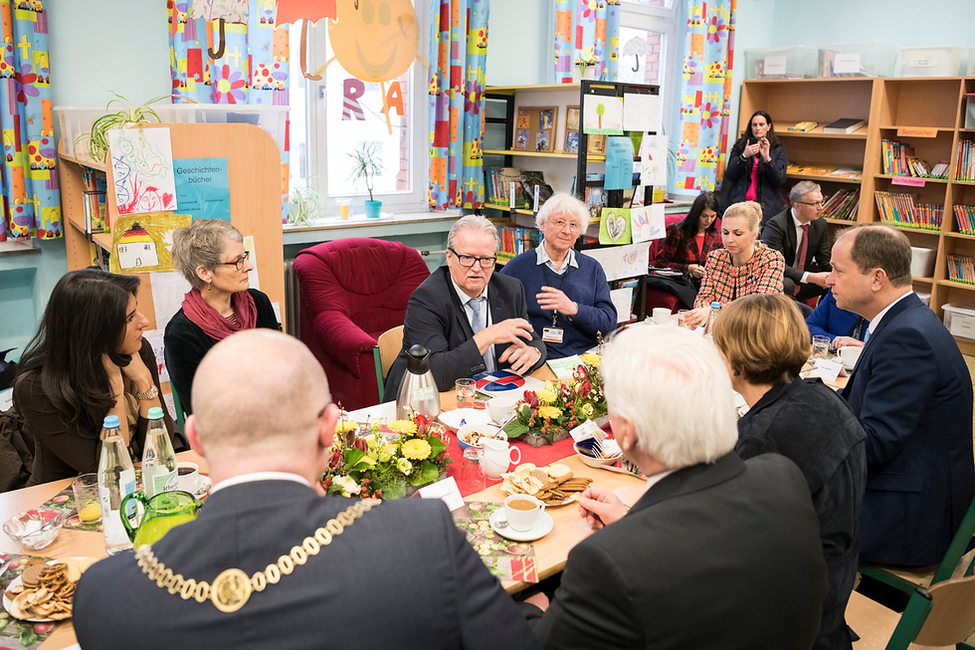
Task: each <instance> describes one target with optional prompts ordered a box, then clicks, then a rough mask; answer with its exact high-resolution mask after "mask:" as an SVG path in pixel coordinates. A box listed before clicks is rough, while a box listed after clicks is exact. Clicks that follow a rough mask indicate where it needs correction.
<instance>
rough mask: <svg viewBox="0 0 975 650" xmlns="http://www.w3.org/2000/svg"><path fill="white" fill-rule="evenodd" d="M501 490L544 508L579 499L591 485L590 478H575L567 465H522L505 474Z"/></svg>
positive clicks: (502, 476)
mask: <svg viewBox="0 0 975 650" xmlns="http://www.w3.org/2000/svg"><path fill="white" fill-rule="evenodd" d="M501 478H503V479H504V482H503V483H502V484H501V491H502V492H504V493H505V494H509V495H510V494H528V495H530V496H533V497H535V498H536V499H538V500H539V501H541V502H542V503H544V504H545V505H550V506H559V505H563V504H565V503H568V502H569V501H571V500H574V499H577V498H578V495H579V494H581V493H582V492H584V491H585V490H586V488H587V487H589V484H590V483H592V479H591V478H587V477H585V476H574V475H573V474H572V471H571V470H570V469H569V468H568V467H566V466H565V465H561V464H555V465H549V466H548V467H536V466H535V465H534V464H533V463H522V464H521V465H519V466H518V467H516V468H515V471H513V472H508V473H507V474H502V475H501Z"/></svg>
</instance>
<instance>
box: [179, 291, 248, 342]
mask: <svg viewBox="0 0 975 650" xmlns="http://www.w3.org/2000/svg"><path fill="white" fill-rule="evenodd" d="M230 306H231V307H232V308H233V310H234V314H236V315H237V323H236V324H234V323H231V322H230V321H229V320H227V319H226V318H224V317H223V316H221V315H220V314H218V313H217V310H216V309H214V308H213V307H211V306H210V305H209V304H208V303H207V301H206V300H204V299H203V296H202V295H201V294H200V292H199V290H197V289H191V290H190V291H189V293H187V294H186V295H185V296H184V297H183V313H184V314H186V317H187V318H189V319H190V322H191V323H193V324H194V325H196V326H197V327H199V328H200V329H201V330H203V333H204V334H206V335H207V336H209V337H210V338H211V339H213V340H214V342H215V343H219V342H220V341H222V340H224V339H225V338H227V337H228V336H230V335H231V334H233V333H234V332H239V331H240V330H250V329H254V328H255V327H257V305H255V304H254V296H252V295H251V294H249V293H248V292H247V291H238V292H237V293H235V294H233V295H231V296H230Z"/></svg>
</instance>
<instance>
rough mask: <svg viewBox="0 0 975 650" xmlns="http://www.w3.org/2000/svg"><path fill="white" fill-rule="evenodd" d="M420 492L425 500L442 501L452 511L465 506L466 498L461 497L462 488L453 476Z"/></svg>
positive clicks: (421, 489)
mask: <svg viewBox="0 0 975 650" xmlns="http://www.w3.org/2000/svg"><path fill="white" fill-rule="evenodd" d="M418 492H419V494H420V497H421V498H423V499H440V500H441V501H443V502H444V503H446V504H447V507H448V508H449V509H450V510H452V511H453V510H456V509H457V508H460V507H461V506H463V505H464V497H462V496H461V495H460V488H458V487H457V481H455V480H454V477H453V476H450V477H448V478H445V479H444V480H442V481H437V482H436V483H434V484H433V485H428V486H426V487H423V488H420V489H419V490H418Z"/></svg>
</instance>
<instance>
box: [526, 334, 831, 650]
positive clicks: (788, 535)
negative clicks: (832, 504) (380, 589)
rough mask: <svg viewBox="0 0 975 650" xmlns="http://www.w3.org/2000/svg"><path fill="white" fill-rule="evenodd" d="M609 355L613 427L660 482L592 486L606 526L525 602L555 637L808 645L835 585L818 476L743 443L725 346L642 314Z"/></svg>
mask: <svg viewBox="0 0 975 650" xmlns="http://www.w3.org/2000/svg"><path fill="white" fill-rule="evenodd" d="M600 369H601V370H602V372H603V378H604V392H605V395H606V398H607V400H608V402H609V413H610V418H611V419H612V422H613V433H614V434H615V436H616V440H617V441H618V442H619V444H620V447H621V448H622V449H623V454H624V455H625V456H626V458H627V459H628V460H630V461H631V462H633V463H635V464H636V465H637V466H638V467H639V468H640V469H641V470H642V471H643V472H644V473H645V474H646V475H647V476H648V477H649V478H648V480H647V483H648V484H649V486H650V487H649V489H648V490H647V491H646V493H644V495H643V496H642V497H641V498H640V499H639V501H637V502H636V504H635V505H633V507H632V508H630V509H627V506H625V505H623V503H622V501H621V500H620V499H619V497H617V496H616V495H615V494H613V493H612V492H609V491H606V490H601V489H594V488H590V489H589V490H587V491H586V492H585V493H584V494H583V495H582V500H581V504H580V513H581V514H582V516H583V517H585V518H586V520H587V521H588V523H589V525H590V526H592V527H593V528H599V529H601V530H599V531H597V532H596V533H595V534H593V535H592V536H590V537H589V538H587V539H586V540H584V541H582V542H580V543H579V544H578V545H577V546H576V547H575V548H573V549H572V551H571V552H570V553H569V557H568V560H567V562H566V565H565V570H564V571H563V573H562V582H561V585H560V586H559V588H558V590H557V591H556V593H555V598H554V599H553V600H552V603H551V606H548V601H547V599H546V598H545V597H544V596H543V595H541V594H536V595H534V596H532V597H531V598H530V599H529V603H530V604H529V605H525V606H524V609H525V610H527V611H526V614H527V615H528V616H529V618H530V619H531V620H530V621H529V622H531V623H533V624H534V629H535V633H536V635H537V636H538V637H539V639H540V640H541V641H542V642H543V643H544V645H545V647H546V648H580V649H581V648H585V649H587V650H591V649H594V648H613V649H619V648H634V649H635V648H640V649H645V648H715V647H722V648H750V649H758V650H763V649H768V650H783V649H790V648H795V649H799V648H803V649H805V650H808V648H810V647H811V646H812V643H813V640H814V639H815V638H816V635H817V633H818V631H819V627H820V620H821V615H822V606H823V601H824V598H825V596H826V591H827V579H826V564H825V561H824V560H823V552H822V545H821V543H820V539H819V523H818V520H817V518H816V513H815V511H814V510H813V505H812V501H811V499H810V497H809V488H808V487H807V486H806V482H805V480H804V479H803V477H802V473H801V472H800V471H799V469H798V468H797V467H796V466H795V465H794V464H793V463H792V461H790V460H788V459H786V458H785V457H783V456H780V455H778V454H763V455H760V456H756V457H755V458H752V459H749V460H747V461H742V460H741V459H740V458H739V457H738V456H737V455H736V454H735V452H734V451H733V449H734V446H735V442H736V441H737V439H738V433H737V429H736V426H735V411H734V401H733V398H732V391H731V384H730V381H729V378H728V371H727V370H726V368H725V365H724V363H723V362H722V361H721V358H720V357H719V356H718V353H717V351H716V350H715V349H714V347H713V346H711V345H710V344H708V343H706V342H705V341H704V340H703V339H701V338H700V337H698V336H695V335H694V334H692V333H691V332H689V331H687V330H683V329H679V328H676V327H671V328H667V327H651V326H642V325H638V326H635V327H631V328H629V329H627V330H624V331H623V332H621V333H620V334H618V335H617V336H616V337H614V339H613V340H612V341H611V342H610V343H609V344H608V345H607V348H606V351H605V353H604V354H603V358H602V363H601V368H600ZM635 377H639V381H634V378H635ZM688 395H698V396H705V397H704V398H702V399H688V397H687V396H688ZM532 605H536V606H541V607H542V608H544V607H546V606H548V608H547V610H546V611H545V613H544V614H541V613H540V612H539V611H538V609H535V607H532Z"/></svg>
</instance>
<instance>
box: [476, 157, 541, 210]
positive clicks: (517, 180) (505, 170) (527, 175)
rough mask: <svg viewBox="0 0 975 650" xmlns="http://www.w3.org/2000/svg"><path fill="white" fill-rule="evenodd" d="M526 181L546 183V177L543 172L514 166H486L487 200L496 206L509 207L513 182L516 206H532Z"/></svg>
mask: <svg viewBox="0 0 975 650" xmlns="http://www.w3.org/2000/svg"><path fill="white" fill-rule="evenodd" d="M525 181H528V182H529V185H530V186H533V185H534V184H537V183H544V182H545V179H544V177H543V176H542V172H533V171H529V172H523V171H522V170H520V169H515V168H514V167H485V168H484V192H485V202H486V203H489V204H492V205H494V206H496V207H502V208H508V206H509V205H510V201H509V197H510V194H511V188H512V183H513V184H514V192H515V194H514V196H515V207H516V208H529V207H531V203H530V198H531V197H529V196H528V194H527V193H526V191H525Z"/></svg>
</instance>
